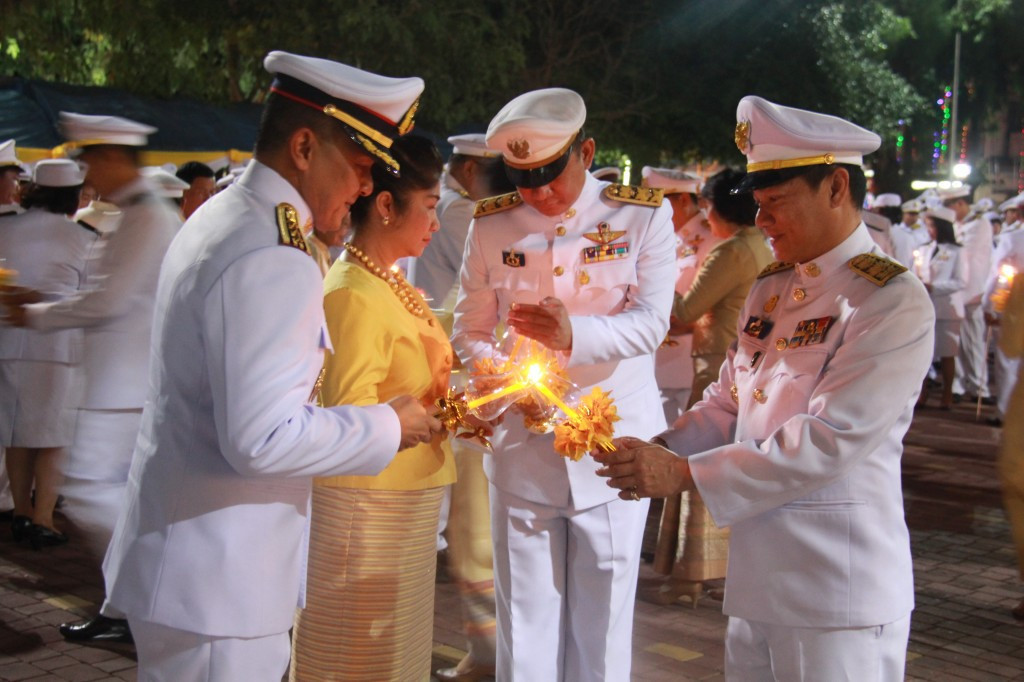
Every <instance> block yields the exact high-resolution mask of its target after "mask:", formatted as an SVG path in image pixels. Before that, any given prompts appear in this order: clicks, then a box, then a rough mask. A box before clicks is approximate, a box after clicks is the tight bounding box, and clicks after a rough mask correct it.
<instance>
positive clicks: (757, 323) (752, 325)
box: [743, 315, 773, 339]
mask: <svg viewBox="0 0 1024 682" xmlns="http://www.w3.org/2000/svg"><path fill="white" fill-rule="evenodd" d="M772 326H773V323H772V321H771V320H762V319H761V318H760V317H754V316H753V315H751V316H750V319H748V320H747V324H746V325H745V326H744V327H743V333H744V334H746V335H747V336H752V337H754V338H755V339H763V338H764V337H766V336H768V334H769V333H771V331H772Z"/></svg>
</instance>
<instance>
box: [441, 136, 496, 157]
mask: <svg viewBox="0 0 1024 682" xmlns="http://www.w3.org/2000/svg"><path fill="white" fill-rule="evenodd" d="M448 144H450V145H451V146H452V154H461V155H463V156H476V157H479V158H482V159H496V158H498V157H499V156H501V154H500V153H498V152H496V151H494V150H493V149H491V148H490V147H488V146H487V139H486V136H485V135H484V134H483V133H468V134H466V135H452V136H451V137H449V138H448Z"/></svg>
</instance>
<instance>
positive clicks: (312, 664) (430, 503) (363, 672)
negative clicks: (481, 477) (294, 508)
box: [291, 487, 444, 682]
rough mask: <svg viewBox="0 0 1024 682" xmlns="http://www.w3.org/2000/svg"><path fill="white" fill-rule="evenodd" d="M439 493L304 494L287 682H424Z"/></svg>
mask: <svg viewBox="0 0 1024 682" xmlns="http://www.w3.org/2000/svg"><path fill="white" fill-rule="evenodd" d="M443 491H444V489H443V488H430V489H428V490H400V491H390V490H354V489H348V488H327V487H314V488H313V516H312V522H311V526H310V538H309V540H310V541H309V571H308V577H307V583H308V584H307V587H306V608H305V609H304V610H302V611H299V612H298V614H297V615H296V619H295V630H294V632H293V633H292V663H291V679H292V680H293V682H309V681H314V680H346V681H358V680H365V681H366V682H384V681H386V680H394V681H395V682H417V681H418V680H423V681H426V680H429V679H430V656H431V650H432V646H433V634H434V577H435V571H436V567H437V560H436V552H437V545H436V543H437V523H438V516H439V514H440V509H441V498H442V496H443Z"/></svg>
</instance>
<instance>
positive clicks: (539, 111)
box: [487, 88, 587, 188]
mask: <svg viewBox="0 0 1024 682" xmlns="http://www.w3.org/2000/svg"><path fill="white" fill-rule="evenodd" d="M586 119H587V105H586V104H584V102H583V98H582V97H580V96H579V94H577V93H576V92H573V91H572V90H566V89H565V88H545V89H543V90H533V91H531V92H526V93H523V94H522V95H519V96H518V97H516V98H515V99H513V100H512V101H511V102H509V103H508V104H506V105H505V106H503V107H502V108H501V111H499V112H498V113H497V114H496V115H495V116H494V118H493V119H491V123H490V125H488V126H487V146H488V147H490V148H491V149H493V150H495V151H498V152H500V153H501V155H502V156H503V157H504V159H505V169H506V172H507V174H508V178H509V180H511V181H512V183H513V184H514V185H516V186H517V187H527V188H532V187H542V186H544V185H546V184H548V183H549V182H551V181H552V180H554V179H555V178H557V177H558V176H559V175H561V174H562V171H563V170H565V167H566V165H568V163H569V152H570V151H571V148H572V143H573V142H574V141H575V140H576V137H577V136H578V135H579V133H580V130H582V128H583V122H584V121H586Z"/></svg>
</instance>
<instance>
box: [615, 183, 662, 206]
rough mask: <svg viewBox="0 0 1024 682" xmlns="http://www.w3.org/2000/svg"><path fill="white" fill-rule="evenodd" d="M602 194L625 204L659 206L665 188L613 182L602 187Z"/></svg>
mask: <svg viewBox="0 0 1024 682" xmlns="http://www.w3.org/2000/svg"><path fill="white" fill-rule="evenodd" d="M604 195H605V196H606V197H608V198H609V199H612V200H614V201H624V202H626V203H627V204H640V205H641V206H653V207H657V206H661V201H662V199H664V198H665V190H663V189H661V188H658V187H636V186H634V185H620V184H618V183H614V182H613V183H612V184H610V185H608V186H607V187H605V188H604Z"/></svg>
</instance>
